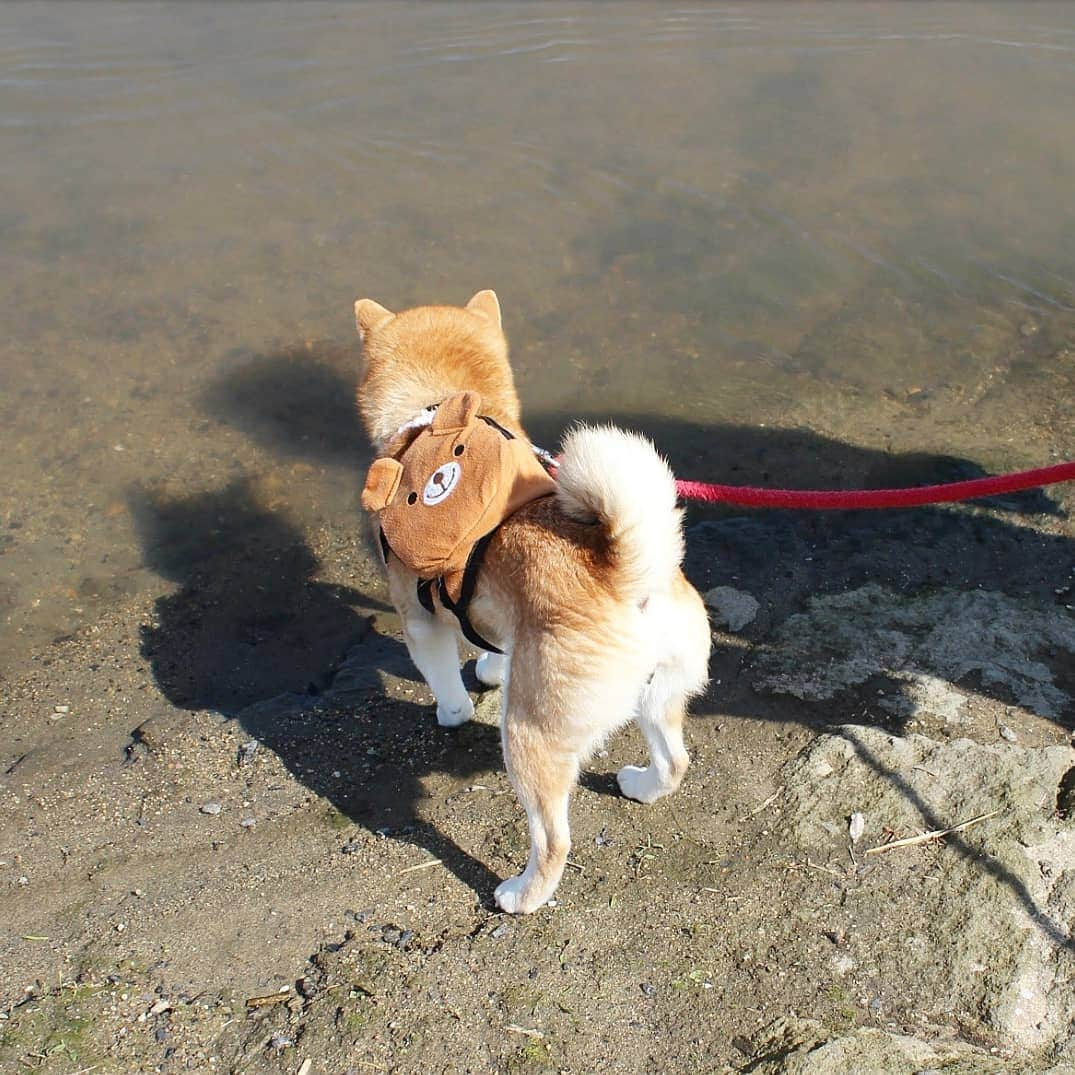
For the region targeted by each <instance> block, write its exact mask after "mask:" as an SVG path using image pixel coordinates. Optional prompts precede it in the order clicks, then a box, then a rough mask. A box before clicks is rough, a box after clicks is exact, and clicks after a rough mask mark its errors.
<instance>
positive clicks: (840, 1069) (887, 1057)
mask: <svg viewBox="0 0 1075 1075" xmlns="http://www.w3.org/2000/svg"><path fill="white" fill-rule="evenodd" d="M740 1042H742V1039H737V1045H736V1047H737V1048H739V1049H740V1051H742V1048H743V1046H744V1045H745V1044H747V1043H746V1042H742V1043H741V1044H740ZM749 1044H751V1045H752V1052H751V1055H750V1059H749V1060H748V1061H747V1062H745V1063H742V1064H741V1065H740V1066H739V1067H738V1069H736V1068H733V1069H732V1070H739V1071H750V1072H753V1073H754V1075H859V1073H861V1072H867V1071H868V1072H871V1073H874V1075H912V1073H918V1075H922V1073H923V1072H925V1071H928V1070H929V1069H931V1068H943V1070H944V1072H945V1073H946V1075H948V1073H951V1075H994V1073H997V1075H999V1073H1001V1072H1004V1071H1005V1070H1007V1069H1006V1067H1005V1065H1004V1064H1003V1063H1002V1062H1001V1061H1000V1060H998V1059H996V1058H995V1057H992V1056H990V1055H989V1054H988V1053H987V1052H985V1051H983V1050H981V1049H976V1048H974V1047H973V1046H971V1045H967V1044H966V1043H964V1042H958V1041H951V1042H942V1043H936V1044H934V1043H929V1042H925V1041H921V1040H919V1039H918V1038H912V1037H909V1036H908V1035H906V1034H893V1033H888V1032H886V1031H883V1030H876V1029H874V1028H872V1027H863V1028H860V1029H858V1030H853V1031H851V1032H849V1033H847V1034H836V1033H833V1032H831V1031H828V1030H826V1029H825V1027H824V1026H823V1025H822V1024H821V1023H819V1022H817V1021H816V1020H814V1019H796V1018H788V1017H784V1018H781V1019H777V1020H775V1021H774V1022H772V1023H770V1024H769V1025H768V1026H766V1027H764V1028H763V1029H762V1030H760V1031H759V1032H758V1034H757V1035H756V1037H755V1039H754V1041H753V1042H752V1043H749Z"/></svg>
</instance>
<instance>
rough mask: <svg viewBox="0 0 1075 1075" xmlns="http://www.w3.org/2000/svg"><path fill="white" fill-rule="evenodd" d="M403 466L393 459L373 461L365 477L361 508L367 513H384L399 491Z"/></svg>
mask: <svg viewBox="0 0 1075 1075" xmlns="http://www.w3.org/2000/svg"><path fill="white" fill-rule="evenodd" d="M402 477H403V465H402V464H401V463H400V462H398V461H397V460H395V459H389V458H387V457H386V458H384V459H375V460H374V461H373V463H372V465H371V466H370V469H369V473H368V474H367V475H366V486H365V488H364V489H363V490H362V506H363V507H364V508H365V509H366V510H367V511H384V509H385V508H387V507H388V505H389V504H391V503H392V498H393V497H394V496H395V495H396V490H397V489H399V482H400V479H401V478H402Z"/></svg>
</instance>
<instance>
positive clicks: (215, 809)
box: [201, 803, 224, 817]
mask: <svg viewBox="0 0 1075 1075" xmlns="http://www.w3.org/2000/svg"><path fill="white" fill-rule="evenodd" d="M223 809H224V808H223V807H222V806H221V805H220V803H202V805H201V812H202V813H203V814H209V815H210V816H212V817H215V816H216V815H217V814H219V813H220V811H221V810H223Z"/></svg>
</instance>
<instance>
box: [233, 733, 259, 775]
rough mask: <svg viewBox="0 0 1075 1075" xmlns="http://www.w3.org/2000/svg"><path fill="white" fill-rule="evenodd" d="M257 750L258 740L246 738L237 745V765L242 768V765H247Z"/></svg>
mask: <svg viewBox="0 0 1075 1075" xmlns="http://www.w3.org/2000/svg"><path fill="white" fill-rule="evenodd" d="M257 752H258V741H257V740H256V739H248V740H247V741H246V742H245V743H243V745H242V746H240V747H239V755H238V759H237V760H238V765H239V768H240V769H242V768H243V767H244V766H246V765H249V764H250V763H251V762H252V761H253V760H254V755H255V754H256V753H257Z"/></svg>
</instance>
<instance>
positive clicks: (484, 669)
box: [474, 653, 508, 687]
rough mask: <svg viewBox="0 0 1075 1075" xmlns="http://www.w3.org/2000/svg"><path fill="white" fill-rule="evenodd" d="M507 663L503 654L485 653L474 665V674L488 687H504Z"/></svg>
mask: <svg viewBox="0 0 1075 1075" xmlns="http://www.w3.org/2000/svg"><path fill="white" fill-rule="evenodd" d="M507 663H508V659H507V657H505V656H504V654H503V653H483V654H482V655H481V656H480V657H479V658H478V660H477V663H476V664H475V665H474V674H475V675H476V676H477V677H478V679H479V681H480V682H482V683H484V684H485V685H486V686H487V687H502V686H503V685H504V672H505V671H506V670H507Z"/></svg>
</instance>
